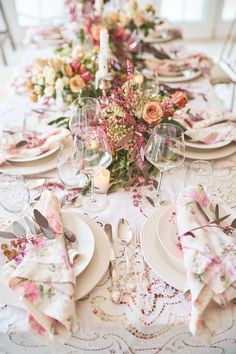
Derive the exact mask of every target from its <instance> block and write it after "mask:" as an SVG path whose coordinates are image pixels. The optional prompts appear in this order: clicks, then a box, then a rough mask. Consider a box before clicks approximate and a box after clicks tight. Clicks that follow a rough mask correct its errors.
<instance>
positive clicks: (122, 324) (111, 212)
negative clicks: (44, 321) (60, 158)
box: [0, 48, 236, 354]
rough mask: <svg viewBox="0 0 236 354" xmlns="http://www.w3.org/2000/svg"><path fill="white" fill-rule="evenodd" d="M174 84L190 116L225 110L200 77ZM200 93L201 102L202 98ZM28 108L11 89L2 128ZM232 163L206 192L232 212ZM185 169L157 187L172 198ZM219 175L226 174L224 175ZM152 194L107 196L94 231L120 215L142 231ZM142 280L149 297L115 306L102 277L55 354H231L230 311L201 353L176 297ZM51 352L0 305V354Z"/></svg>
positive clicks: (148, 190)
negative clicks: (190, 95)
mask: <svg viewBox="0 0 236 354" xmlns="http://www.w3.org/2000/svg"><path fill="white" fill-rule="evenodd" d="M27 53H28V54H27ZM27 53H26V56H25V58H26V59H25V60H24V64H29V63H30V62H31V61H32V58H33V57H40V56H42V55H43V56H45V55H46V54H47V55H49V53H50V49H48V50H47V51H45V50H44V51H40V50H36V51H33V50H32V48H31V49H29V51H27ZM178 86H181V87H184V88H187V89H188V90H191V91H192V92H195V93H196V97H195V99H194V100H192V101H191V102H190V103H189V105H190V107H191V111H193V112H202V111H204V110H211V111H218V110H220V111H225V110H226V109H225V107H224V105H223V104H222V103H221V102H220V100H219V98H217V97H216V95H215V93H214V91H213V89H212V87H211V85H210V84H209V82H208V80H207V79H206V78H203V77H200V78H199V79H196V80H194V81H190V82H187V83H184V84H181V85H180V84H178ZM202 94H204V95H205V96H204V97H203V95H202ZM30 107H33V104H30V103H29V100H28V98H27V97H26V96H25V95H24V94H21V95H19V94H16V93H15V87H13V89H12V92H11V93H9V96H8V99H7V100H6V102H5V105H4V107H3V108H2V113H1V118H0V123H1V124H2V123H3V124H5V122H9V121H10V120H12V121H17V122H18V123H19V122H20V120H21V119H23V113H24V112H25V111H27V110H28V111H29V110H30ZM16 110H17V111H18V115H17V116H16ZM47 114H48V116H49V115H50V117H51V116H52V115H54V114H57V112H50V111H49V112H48V113H47ZM235 161H236V154H234V155H231V156H230V157H229V158H227V159H223V160H219V161H216V162H215V165H216V167H217V169H218V171H224V174H223V175H221V174H220V173H218V174H215V175H214V174H213V175H212V183H211V188H210V192H211V193H212V195H215V197H216V198H220V199H221V200H222V199H223V200H224V201H225V202H228V203H230V204H231V205H232V206H234V205H236V188H235V187H236V185H235V184H236V182H235V174H234V171H235V170H234V169H232V167H234V166H235ZM188 164H189V161H186V162H185V163H184V164H183V165H182V166H181V167H179V168H177V169H173V170H170V171H169V172H166V173H165V175H164V179H163V188H164V189H168V192H169V193H170V195H171V198H172V199H173V200H175V199H176V197H177V195H178V193H179V191H181V190H182V189H183V186H184V178H185V175H186V171H187V166H188ZM225 171H226V172H228V173H227V174H225ZM50 174H51V172H50ZM222 182H224V183H222ZM55 188H56V187H55ZM152 194H153V188H152V186H149V187H141V188H138V189H137V188H132V189H130V190H126V191H120V192H116V193H113V194H111V195H109V199H110V205H109V207H108V208H107V209H106V210H105V211H104V212H102V213H100V214H98V215H95V216H94V215H91V217H92V218H94V220H95V221H97V222H99V223H100V224H101V225H104V224H105V223H107V222H109V223H111V224H112V225H113V228H114V227H115V226H116V223H117V222H118V220H119V218H121V217H125V218H126V219H127V220H128V221H129V222H130V224H131V226H132V227H134V226H135V224H137V223H138V224H139V225H142V224H144V223H145V221H146V220H147V218H148V216H150V215H151V214H152V213H153V212H154V210H155V209H154V208H153V207H152V205H151V204H150V203H149V202H148V201H147V199H146V196H147V195H149V196H151V195H152ZM81 212H82V211H81ZM117 257H118V262H119V268H120V269H121V274H122V269H123V268H124V255H123V251H122V248H121V247H120V246H119V250H118V256H117ZM150 275H151V286H150V289H149V292H144V293H142V294H141V295H135V294H133V293H124V295H123V297H122V303H121V304H120V305H115V304H114V303H112V302H111V294H110V287H111V281H110V278H109V273H108V272H107V273H106V275H105V276H104V278H103V279H102V280H101V281H100V283H99V284H97V286H96V288H95V289H94V290H93V291H92V292H91V293H90V294H89V295H87V296H86V297H85V298H84V299H82V300H80V301H78V303H77V314H78V319H79V327H80V328H79V330H78V331H77V333H76V335H75V336H73V337H72V338H71V339H70V340H69V341H68V342H67V343H65V344H64V345H63V346H61V347H60V348H57V349H56V350H55V352H57V353H58V354H60V353H66V354H74V353H80V354H83V353H87V354H92V353H99V354H106V353H111V354H118V353H122V354H131V353H132V354H133V353H135V354H139V353H140V354H141V353H142V354H145V353H147V354H156V353H176V354H178V353H179V354H188V353H194V354H206V353H212V354H213V353H214V354H217V353H219V354H223V353H226V354H234V353H235V352H236V326H235V324H234V321H233V316H232V311H233V309H231V310H228V311H227V312H226V313H225V318H224V321H223V323H222V325H221V328H220V329H219V331H218V332H217V334H216V335H215V336H214V338H213V341H212V344H211V345H210V346H209V347H206V346H204V345H202V344H201V342H199V341H198V339H196V338H194V337H193V336H192V335H191V334H190V332H189V329H188V322H189V309H188V307H187V303H186V301H185V299H184V295H183V293H182V292H180V291H177V290H176V289H174V288H172V287H171V286H170V285H169V284H166V283H165V282H164V281H163V280H162V279H160V278H159V277H158V276H157V275H156V274H155V273H154V272H152V271H151V270H150ZM52 352H53V349H52V348H48V347H46V346H45V345H43V344H42V343H41V342H40V341H38V340H36V338H35V337H34V336H32V334H31V333H29V330H28V327H27V323H26V315H25V312H24V311H23V310H19V309H17V308H14V307H11V306H8V305H5V304H3V303H1V311H0V353H7V354H16V353H17V354H21V353H24V354H32V353H34V354H37V353H38V354H49V353H52Z"/></svg>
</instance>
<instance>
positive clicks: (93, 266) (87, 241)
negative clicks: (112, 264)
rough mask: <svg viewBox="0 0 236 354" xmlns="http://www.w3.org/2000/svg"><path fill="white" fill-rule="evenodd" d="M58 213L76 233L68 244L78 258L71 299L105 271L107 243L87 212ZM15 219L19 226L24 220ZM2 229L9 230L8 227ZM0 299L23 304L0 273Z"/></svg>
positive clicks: (0, 260) (0, 264)
mask: <svg viewBox="0 0 236 354" xmlns="http://www.w3.org/2000/svg"><path fill="white" fill-rule="evenodd" d="M61 215H62V221H63V226H64V227H66V228H67V229H68V230H70V231H72V232H74V233H75V235H76V236H77V239H76V241H75V243H73V244H72V245H73V248H74V249H75V250H76V251H79V254H80V259H79V261H78V263H77V264H76V265H75V266H74V271H75V275H76V277H77V278H76V280H77V282H76V291H75V299H76V300H79V299H81V298H82V297H84V296H85V295H87V294H88V293H89V292H90V291H91V290H92V289H93V288H94V287H95V286H96V285H97V283H98V282H99V281H100V280H101V278H102V277H103V276H104V274H105V273H106V271H107V268H108V265H109V260H110V243H109V241H108V238H107V236H106V234H105V233H104V231H103V229H102V228H101V227H100V226H99V225H98V224H97V223H96V222H95V221H93V220H92V219H91V218H90V217H88V216H87V215H83V214H80V213H78V212H77V211H74V210H62V211H61ZM19 222H20V223H21V224H22V225H23V226H24V225H25V224H24V220H19ZM26 228H27V227H26ZM6 231H12V230H11V227H9V228H8V229H7V230H6ZM9 242H10V240H6V239H4V238H0V244H1V245H2V244H6V243H9ZM1 252H2V251H1ZM1 252H0V274H1V275H2V274H3V270H2V267H3V265H4V263H5V256H3V255H2V253H1ZM0 301H2V302H4V303H6V304H9V305H13V306H17V307H21V308H24V305H23V304H22V303H21V301H20V300H19V298H17V296H16V295H15V293H14V292H13V291H12V290H11V289H10V288H9V287H8V285H7V284H6V282H5V281H4V279H3V278H2V277H1V276H0Z"/></svg>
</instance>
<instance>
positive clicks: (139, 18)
mask: <svg viewBox="0 0 236 354" xmlns="http://www.w3.org/2000/svg"><path fill="white" fill-rule="evenodd" d="M144 22H145V14H144V13H143V11H139V12H137V13H136V15H135V18H134V23H135V25H136V26H137V27H141V26H142V25H143V24H144Z"/></svg>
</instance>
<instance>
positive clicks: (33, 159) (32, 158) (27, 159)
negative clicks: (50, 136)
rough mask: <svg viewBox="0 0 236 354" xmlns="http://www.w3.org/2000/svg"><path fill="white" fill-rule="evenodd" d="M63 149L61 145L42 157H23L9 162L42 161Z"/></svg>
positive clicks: (11, 159)
mask: <svg viewBox="0 0 236 354" xmlns="http://www.w3.org/2000/svg"><path fill="white" fill-rule="evenodd" d="M61 147H62V145H61V144H58V145H57V146H54V147H53V148H51V149H49V150H47V151H46V152H44V153H43V154H41V155H37V156H28V157H26V156H25V157H22V158H10V159H7V161H10V162H31V161H37V160H40V159H44V158H45V157H47V156H50V155H52V154H54V152H56V151H58V150H59V149H60V148H61Z"/></svg>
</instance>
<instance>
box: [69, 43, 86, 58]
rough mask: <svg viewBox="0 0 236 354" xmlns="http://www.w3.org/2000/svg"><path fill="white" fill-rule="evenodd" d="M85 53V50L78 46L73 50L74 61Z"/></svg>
mask: <svg viewBox="0 0 236 354" xmlns="http://www.w3.org/2000/svg"><path fill="white" fill-rule="evenodd" d="M83 53H84V48H83V47H81V46H79V45H76V46H74V48H73V49H72V53H71V55H72V58H73V59H77V58H78V57H79V56H80V55H81V54H83Z"/></svg>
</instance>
